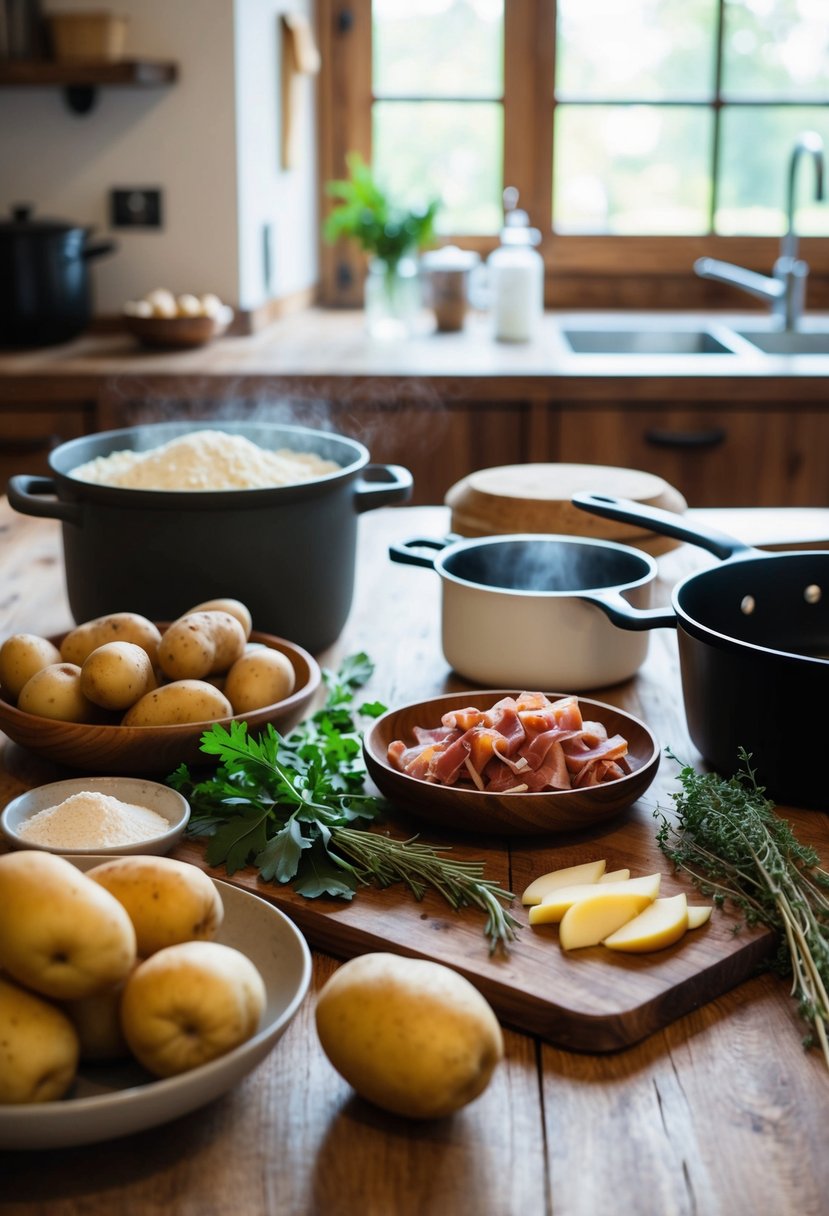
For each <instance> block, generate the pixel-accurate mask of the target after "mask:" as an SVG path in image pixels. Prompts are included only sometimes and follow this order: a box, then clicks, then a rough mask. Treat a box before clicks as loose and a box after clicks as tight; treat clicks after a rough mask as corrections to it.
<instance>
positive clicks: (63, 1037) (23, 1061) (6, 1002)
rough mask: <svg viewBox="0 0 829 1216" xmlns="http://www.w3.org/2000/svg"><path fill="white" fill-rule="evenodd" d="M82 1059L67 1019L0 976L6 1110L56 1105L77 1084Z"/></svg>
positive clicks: (0, 1099)
mask: <svg viewBox="0 0 829 1216" xmlns="http://www.w3.org/2000/svg"><path fill="white" fill-rule="evenodd" d="M78 1057H79V1043H78V1036H77V1034H76V1032H75V1029H74V1027H73V1025H72V1023H71V1022H70V1020H69V1018H68V1017H67V1016H66V1014H65V1013H63V1012H62V1011H61V1010H60V1009H58V1008H57V1007H56V1006H55V1005H53V1004H51V1003H50V1002H49V1001H47V1000H44V999H43V997H41V996H39V995H37V994H36V993H34V992H30V991H28V989H26V988H23V987H20V986H19V985H18V984H15V983H12V982H11V981H10V980H8V979H4V978H3V977H2V976H0V1105H6V1104H19V1105H22V1104H23V1103H33V1102H56V1101H57V1100H58V1099H59V1098H62V1097H63V1096H64V1094H65V1093H66V1092H67V1091H68V1089H69V1087H70V1085H71V1084H72V1082H73V1081H74V1080H75V1074H76V1072H77V1068H78Z"/></svg>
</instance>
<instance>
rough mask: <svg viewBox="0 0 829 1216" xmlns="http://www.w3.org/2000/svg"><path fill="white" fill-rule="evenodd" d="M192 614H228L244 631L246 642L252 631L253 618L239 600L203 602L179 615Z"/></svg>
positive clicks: (245, 605)
mask: <svg viewBox="0 0 829 1216" xmlns="http://www.w3.org/2000/svg"><path fill="white" fill-rule="evenodd" d="M194 612H229V613H230V615H231V616H235V617H236V620H237V621H238V622H239V624H240V625H241V626H242V628H243V629H244V631H245V640H246V641H247V639H248V638H249V637H250V635H251V631H252V630H253V618H252V617H251V614H250V609H249V608H248V606H247V604H243V603H242V601H241V600H234V599H218V600H205V601H204V603H203V604H195V605H194V606H193V607H192V608H188V609H187V611H186V612H182V614H181V615H182V616H192V615H193V613H194Z"/></svg>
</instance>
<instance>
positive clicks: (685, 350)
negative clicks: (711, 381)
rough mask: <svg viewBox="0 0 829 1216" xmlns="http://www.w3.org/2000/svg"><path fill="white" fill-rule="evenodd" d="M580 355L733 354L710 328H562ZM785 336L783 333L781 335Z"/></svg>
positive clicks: (572, 347)
mask: <svg viewBox="0 0 829 1216" xmlns="http://www.w3.org/2000/svg"><path fill="white" fill-rule="evenodd" d="M561 332H562V336H563V337H564V339H565V340H566V342H567V343H568V344H569V346H570V348H571V350H573V351H574V352H575V353H576V354H579V355H733V354H734V351H733V350H732V349H731V348H730V347H729V346H726V345H725V343H723V342H721V341H720V340H719V338H716V337H715V336H714V335H713V334H712V333H711V332H710V331H709V330H707V329H661V328H659V327H656V326H655V327H654V328H653V329H563V330H562V331H561ZM780 336H782V335H780Z"/></svg>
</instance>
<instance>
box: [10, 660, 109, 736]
mask: <svg viewBox="0 0 829 1216" xmlns="http://www.w3.org/2000/svg"><path fill="white" fill-rule="evenodd" d="M17 708H18V709H22V710H23V712H24V713H27V714H38V715H39V716H40V717H41V718H56V719H57V720H58V721H59V722H94V721H96V719H99V718H100V713H101V711H100V709H99V707H98V706H96V705H95V704H94V703H93V702H92V701H90V700H89V698H88V697H85V696H84V694H83V691H82V689H81V669H80V667H78V665H77V664H76V663H50V664H49V666H48V667H41V669H40V671H36V672H35V674H34V675H33V676H32V678H31V679H30V680H27V681H26V683H25V684H24V685H23V687H22V688H21V690H20V696H19V697H18V698H17Z"/></svg>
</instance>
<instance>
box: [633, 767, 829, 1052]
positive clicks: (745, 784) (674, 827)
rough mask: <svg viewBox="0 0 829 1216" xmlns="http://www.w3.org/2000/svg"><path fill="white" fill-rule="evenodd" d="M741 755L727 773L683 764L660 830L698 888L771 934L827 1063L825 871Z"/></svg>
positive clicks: (809, 1040) (778, 965) (664, 844)
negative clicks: (671, 813)
mask: <svg viewBox="0 0 829 1216" xmlns="http://www.w3.org/2000/svg"><path fill="white" fill-rule="evenodd" d="M667 753H668V755H669V756H670V757H671V758H672V759H673V760H677V757H676V756H675V755H674V754H673V752H672V751H671V750H670V748H669V749H667ZM739 758H740V763H741V765H742V768H741V769H740V770H739V771H738V772H737V773H735V774H734V776H732V777H730V778H728V779H724V778H722V777H719V776H717V775H716V774H715V773H705V774H702V773H698V772H696V771H695V770H694V769H693V768H691V767H690V766H688V765H683V766H682V768H681V771H680V773H679V782H680V786H681V789H680V791H679V792H678V793H676V794H672V795H671V798H672V799H673V801H674V803H675V807H676V818H675V821H671V820H669V819H668V817H667V816H666V815H665V814H664V813H663V812H662V811H660V809H659V807H657V808H656V810H655V811H654V815H655V817H656V818H657V819H658V820H659V823H660V826H659V828H658V831H657V837H656V838H657V841H658V843H659V846H660V848H661V849H662V851H663V852H664V853H665V855H666V856H667V857H669V858H670V859H671V861H673V863H674V865H675V866H677V867H678V868H679V869H682V870H685V871H686V873H688V874H689V876H690V877H691V878H692V879H693V881H694V882H695V883H696V884H697V886H698V887H699V889H700V890H701V891H702V893H703V894H705V895H707V896H709V897H710V898H712V899H713V900H714V901H715V903H717V904H719V905H722V904H723V903H724V902H726V901H729V902H730V903H732V904H733V905H734V906H736V907H738V908H739V909H740V910H741V911H742V912H743V915H744V918H745V922H746V924H748V925H754V924H764V925H767V926H768V927H769V928H770V929H771V930H773V931H774V932H775V933H776V934H777V936H778V949H777V954H776V956H775V958H774V960H773V964H772V965H773V966H774V967H775V969H776V970H777V971H779V972H780V973H781V974H784V975H789V974H790V975H791V977H792V987H791V992H792V996H794V997H795V998H796V999H797V1002H798V1012H799V1014H800V1016H801V1017H802V1018H803V1019H804V1020H805V1021H806V1022H808V1023H809V1024H810V1026H811V1032H810V1033H809V1035H807V1037H806V1038H805V1039H804V1046H807V1047H809V1046H812V1045H814V1044H815V1043H817V1044H818V1045H819V1046H820V1049H821V1051H822V1053H823V1057H824V1060H825V1061H826V1064H827V1067H829V995H827V989H829V873H827V872H826V871H825V870H823V869H821V867H820V858H819V856H818V854H817V852H816V851H815V850H814V849H812V848H811V847H809V846H808V845H803V844H801V843H800V842H799V841H798V839H797V837H796V835H795V833H794V831H793V830H792V828H791V826H790V824H789V823H787V822H786V820H785V819H782V818H781V817H780V816H779V815H777V814H776V813H775V808H774V803H772V802H770V801H769V800H768V799H767V798H765V796H764V794H765V791H764V789H763V787H762V786H759V785H758V784H757V780H756V776H755V772H754V770H753V769H752V767H751V757H750V756H749V755H748V753H747V752H745V751H744V750H742V749H741V751H740V752H739ZM677 763H681V762H680V761H679V760H677Z"/></svg>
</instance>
